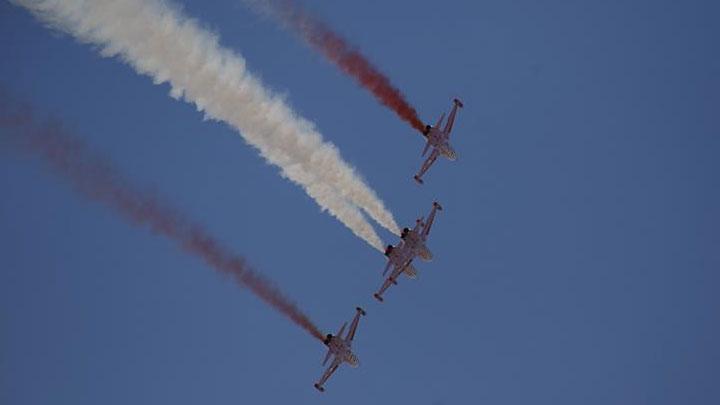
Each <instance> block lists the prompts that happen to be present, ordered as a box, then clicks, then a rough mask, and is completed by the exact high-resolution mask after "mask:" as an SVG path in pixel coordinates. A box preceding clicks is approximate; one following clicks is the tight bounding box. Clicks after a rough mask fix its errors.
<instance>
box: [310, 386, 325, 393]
mask: <svg viewBox="0 0 720 405" xmlns="http://www.w3.org/2000/svg"><path fill="white" fill-rule="evenodd" d="M313 386H314V387H315V389H316V390H318V391H320V392H325V387H322V386H320V385H318V384H314V385H313Z"/></svg>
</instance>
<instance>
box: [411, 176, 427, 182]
mask: <svg viewBox="0 0 720 405" xmlns="http://www.w3.org/2000/svg"><path fill="white" fill-rule="evenodd" d="M413 178H414V179H415V181H416V182H417V183H418V184H424V183H425V182H424V181H423V179H421V178H420V177H418V175H415V176H414V177H413Z"/></svg>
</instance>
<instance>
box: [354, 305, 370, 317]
mask: <svg viewBox="0 0 720 405" xmlns="http://www.w3.org/2000/svg"><path fill="white" fill-rule="evenodd" d="M355 310H356V311H357V312H358V313H360V315H362V316H365V315H367V312H365V310H364V309H362V308H360V307H355Z"/></svg>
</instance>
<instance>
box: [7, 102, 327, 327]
mask: <svg viewBox="0 0 720 405" xmlns="http://www.w3.org/2000/svg"><path fill="white" fill-rule="evenodd" d="M7 107H8V102H7V101H6V100H0V128H1V129H2V137H3V138H5V139H2V140H3V141H8V144H10V145H12V146H15V147H17V149H18V150H21V151H24V152H28V153H30V154H31V155H33V156H37V157H39V158H41V159H42V160H43V161H44V162H45V163H47V164H48V166H49V167H50V168H51V169H52V171H53V172H54V173H55V174H57V175H59V176H61V177H62V178H63V179H65V180H67V181H68V182H69V183H70V184H71V185H72V186H73V188H74V189H75V190H76V191H78V192H79V193H80V194H82V195H84V196H86V197H88V198H90V199H91V200H94V201H97V202H100V203H102V204H104V205H106V206H108V207H110V208H112V209H114V210H115V211H116V212H117V213H118V214H120V215H121V216H122V217H123V218H125V219H126V220H128V221H129V222H131V223H133V224H136V225H142V226H147V227H148V228H149V229H150V230H151V231H152V232H153V233H155V234H158V235H162V236H165V237H167V238H169V239H172V240H173V241H175V242H177V243H178V245H180V246H181V247H182V248H183V249H184V250H186V251H187V252H189V253H192V254H194V255H196V256H198V257H200V258H201V259H203V260H204V261H205V262H206V263H207V264H208V265H210V266H212V267H213V268H215V270H217V271H218V272H220V273H223V274H226V275H229V276H231V277H232V278H233V279H234V280H235V281H236V282H237V283H238V284H239V285H241V286H243V287H246V288H247V289H249V290H250V291H252V292H253V293H254V294H255V295H256V296H258V297H259V298H260V299H261V300H262V301H264V302H265V303H267V304H269V305H270V306H271V307H272V308H274V309H276V310H277V311H278V312H280V313H281V314H283V315H284V316H286V317H287V318H289V319H291V320H292V321H293V322H295V324H297V325H298V326H300V327H301V328H303V329H305V330H306V331H307V332H309V333H310V334H311V335H312V336H313V337H315V338H317V339H320V340H322V339H323V335H322V333H321V332H320V330H318V328H317V327H316V326H315V324H314V323H313V322H312V321H311V320H310V319H309V318H308V317H307V315H305V314H304V313H303V312H302V311H301V310H300V309H299V308H298V307H297V306H296V305H295V304H294V303H293V302H292V301H290V300H289V299H288V298H287V297H286V296H285V295H284V294H283V293H282V292H281V291H280V290H279V289H278V288H277V286H275V285H274V284H273V283H272V282H271V281H269V280H268V279H266V278H264V277H263V276H261V275H260V274H258V273H257V272H255V270H253V269H252V268H251V267H250V266H249V265H248V263H247V262H246V261H245V259H244V258H242V257H240V256H237V255H234V254H233V253H231V252H230V251H228V250H226V249H225V248H224V247H223V246H222V245H221V244H220V243H219V242H218V241H217V240H216V239H215V238H213V237H212V236H211V235H210V234H209V233H208V232H207V230H205V229H204V228H203V227H202V226H200V225H197V224H193V223H192V222H190V221H188V220H187V219H186V218H185V217H183V216H182V215H180V214H179V213H178V212H177V211H175V210H173V209H172V208H170V207H168V206H166V205H164V204H162V203H161V202H160V201H158V199H157V198H156V197H155V196H153V195H151V194H147V193H143V192H141V191H139V190H138V189H136V188H134V187H133V186H132V185H131V184H130V183H128V181H127V180H125V179H124V178H123V177H122V176H121V175H120V174H119V173H118V172H117V171H116V170H115V169H114V168H113V167H112V166H111V165H110V164H109V163H108V162H107V161H105V160H104V159H102V158H101V157H99V156H98V155H96V154H93V153H91V151H90V150H88V148H87V147H86V146H85V145H84V144H83V142H81V141H80V140H79V139H78V138H76V137H74V136H72V135H70V134H69V133H68V132H67V131H66V130H64V129H63V127H62V125H61V124H60V123H59V122H50V123H48V124H46V125H43V126H38V125H36V124H35V122H34V118H33V115H32V113H31V111H30V110H29V109H28V108H20V109H18V111H16V112H9V111H8V109H7Z"/></svg>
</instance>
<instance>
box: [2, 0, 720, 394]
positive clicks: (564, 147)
mask: <svg viewBox="0 0 720 405" xmlns="http://www.w3.org/2000/svg"><path fill="white" fill-rule="evenodd" d="M181 3H182V4H183V6H184V9H185V12H186V13H187V14H189V15H192V16H194V17H196V18H198V19H199V20H200V21H202V22H203V23H204V24H206V25H207V26H208V27H210V28H212V29H213V30H214V31H216V32H218V33H219V34H220V35H221V42H222V43H223V44H224V45H225V46H228V47H230V48H233V49H235V50H238V51H239V52H240V53H242V55H243V56H244V57H245V58H246V59H247V61H248V65H249V66H250V68H251V69H252V71H253V72H255V73H256V74H258V75H259V76H260V77H261V78H262V79H263V81H264V82H265V83H266V84H267V85H268V86H269V87H271V88H272V89H274V90H276V91H278V92H280V93H283V94H286V96H287V100H288V102H289V103H290V104H291V105H292V106H293V107H294V108H295V109H297V111H299V112H300V113H301V114H302V115H303V116H305V117H306V118H308V119H310V120H312V121H314V122H315V123H316V124H317V126H318V128H319V129H320V130H321V131H322V133H323V134H324V135H325V137H326V139H328V140H330V141H332V142H333V143H335V144H336V145H337V146H338V147H339V148H340V150H341V151H342V154H343V156H344V157H345V158H346V160H348V161H349V162H350V163H351V164H353V165H354V166H355V167H357V168H358V170H359V171H360V172H361V173H362V175H363V176H364V178H365V179H366V180H367V182H368V183H369V184H370V185H371V186H372V187H373V188H374V189H375V190H376V191H377V192H378V194H379V195H380V196H381V197H382V198H383V200H384V201H385V202H386V204H387V206H388V207H389V208H390V209H391V210H392V211H393V212H394V213H395V216H396V219H397V220H398V222H400V223H401V225H404V224H411V223H412V222H413V220H414V219H415V218H416V217H417V216H419V215H421V214H425V213H426V212H427V210H428V209H429V207H430V202H431V201H432V200H433V199H437V200H439V201H440V202H441V203H442V204H443V206H444V207H445V210H444V211H443V212H441V213H440V215H439V217H438V219H437V222H436V226H435V227H434V229H433V234H432V236H431V240H430V247H431V249H432V250H433V252H434V253H435V259H434V260H433V262H430V263H420V264H419V265H418V268H419V271H420V272H421V274H420V278H419V279H418V280H415V281H406V282H402V283H401V284H400V285H399V286H398V287H393V288H392V289H391V290H390V291H388V293H387V296H386V301H385V303H383V304H379V303H376V302H374V300H372V297H371V294H372V292H373V291H374V290H375V289H376V288H377V287H378V286H379V285H380V283H381V282H382V279H381V276H380V272H381V270H382V268H383V266H384V260H383V257H382V256H381V255H379V254H378V253H377V252H376V251H374V250H373V249H372V248H370V247H368V246H367V245H366V244H365V243H364V242H362V241H360V240H359V239H357V238H355V237H354V236H353V235H352V234H351V233H350V232H349V231H347V230H346V229H345V228H344V226H342V225H341V224H340V223H338V222H337V221H335V220H334V219H332V218H331V217H330V216H328V215H326V214H323V213H320V212H319V209H318V208H317V206H316V205H315V203H314V202H312V201H311V200H310V199H309V198H308V197H307V196H306V195H305V194H304V193H303V192H302V190H300V189H299V188H298V187H296V186H294V185H292V184H290V183H289V182H288V181H286V180H283V179H281V178H280V177H279V176H278V175H277V169H276V168H274V167H271V166H268V165H267V164H265V163H264V162H263V161H262V160H261V159H260V158H259V157H258V156H257V155H256V153H255V152H254V151H253V150H252V149H251V148H249V147H248V146H246V145H245V144H244V142H243V141H242V139H241V138H240V137H239V136H237V134H236V133H234V132H233V130H231V129H229V128H228V127H227V126H225V125H223V124H219V123H215V122H203V121H202V116H201V114H199V113H198V112H196V111H195V109H194V107H192V106H190V105H188V104H185V103H183V102H179V101H174V100H172V99H171V98H169V97H168V95H167V94H168V91H169V88H168V87H167V86H165V85H163V86H154V85H152V83H151V81H150V80H149V79H148V78H146V77H142V76H139V75H137V74H135V73H134V72H133V71H132V70H131V69H130V68H129V67H128V66H126V65H123V64H122V63H119V62H118V61H117V60H111V59H103V58H101V57H100V56H98V55H97V54H96V53H95V52H94V51H93V50H92V49H91V48H90V47H89V46H85V45H80V44H78V43H76V42H74V41H73V40H72V39H71V38H69V37H67V36H62V35H58V34H56V33H53V32H50V31H48V30H47V29H45V28H44V27H43V26H42V25H41V24H40V23H38V22H37V21H35V20H34V19H33V18H32V17H31V16H29V15H28V13H26V12H25V11H23V10H22V9H20V8H17V7H15V6H12V5H10V4H8V3H6V2H3V3H0V54H1V55H3V56H2V63H0V84H2V85H3V86H5V87H7V88H9V89H10V90H11V91H12V92H14V93H15V94H18V95H21V96H22V97H24V98H25V99H27V100H29V101H31V102H32V103H33V104H34V106H35V107H36V108H37V109H38V110H39V111H40V112H41V113H43V114H52V115H56V116H58V117H61V118H62V119H63V120H64V121H65V122H66V123H67V124H68V126H69V127H70V128H71V129H72V130H73V131H74V132H75V133H77V134H78V135H80V136H82V137H83V138H84V139H86V140H87V142H88V143H89V144H91V145H92V146H93V147H94V148H95V149H96V150H98V151H101V152H102V153H103V154H105V155H107V156H110V157H111V158H112V159H113V160H114V162H115V163H116V164H117V165H118V166H119V167H120V168H122V170H123V172H124V173H126V174H127V176H128V177H130V178H132V179H133V180H135V181H136V183H138V184H140V185H141V186H142V187H145V188H146V189H149V190H156V191H157V192H158V193H160V194H162V195H163V196H165V197H166V199H167V201H169V202H171V203H172V204H174V205H175V206H177V207H178V208H180V209H182V210H183V211H184V212H186V213H187V214H188V216H190V217H191V218H194V219H196V220H197V221H198V222H201V223H203V224H206V225H207V227H208V228H209V229H210V230H211V231H212V232H213V233H214V234H215V235H217V236H218V237H219V238H220V239H221V240H222V241H224V242H225V243H226V244H227V245H228V246H231V247H233V248H234V249H235V251H237V252H238V253H240V254H242V255H244V256H246V257H247V258H248V259H249V260H250V262H251V263H252V264H253V265H254V266H255V267H257V268H258V269H259V270H260V271H262V272H263V273H264V274H266V275H268V276H269V277H271V278H272V279H274V280H275V281H276V282H277V283H278V285H280V286H281V288H283V290H284V291H286V292H287V293H288V294H289V295H290V296H291V297H293V298H294V299H295V300H296V301H297V302H298V303H299V305H300V306H301V307H302V308H304V309H305V310H306V312H307V313H308V314H309V315H310V316H311V317H312V318H313V319H314V320H315V321H316V322H317V323H318V324H319V325H320V326H321V327H322V328H323V329H324V330H326V331H328V332H331V331H335V330H337V328H338V326H339V325H340V324H341V323H342V322H343V321H345V320H348V319H349V318H350V317H351V316H352V314H353V308H354V307H355V306H356V305H362V306H363V307H365V309H366V310H367V312H368V316H367V317H366V318H364V319H363V321H362V323H361V324H360V328H359V329H358V335H357V337H356V353H357V355H358V356H359V358H360V361H361V367H360V368H358V369H350V368H343V369H341V370H339V371H338V372H337V373H336V375H335V376H334V377H333V379H332V380H330V381H329V382H328V385H327V388H328V390H327V392H326V393H325V394H324V395H319V394H318V393H317V392H315V390H313V389H312V382H313V381H315V379H316V378H317V377H318V376H319V375H320V373H321V372H322V371H323V369H322V367H321V366H320V362H321V360H322V357H323V356H324V348H323V347H322V346H321V345H320V344H318V342H317V341H315V340H313V339H312V338H310V337H309V336H308V335H307V334H306V333H305V332H303V331H302V330H301V329H299V328H297V327H296V326H295V325H293V324H292V323H289V322H287V321H286V320H285V319H284V318H282V317H281V316H280V315H278V314H277V313H275V312H274V311H273V310H271V309H269V308H268V307H267V306H265V304H263V303H261V302H260V301H259V300H257V299H256V298H255V297H254V296H253V295H251V294H250V293H249V292H247V291H243V290H241V289H238V288H237V287H236V286H235V284H234V283H232V282H230V281H229V280H226V279H223V278H222V277H220V276H218V275H217V274H216V273H215V272H213V271H212V270H211V269H209V268H207V267H206V266H205V265H204V264H203V263H202V262H201V261H200V260H198V259H196V258H194V257H191V256H188V255H187V254H185V253H184V252H183V251H181V250H180V249H179V248H177V247H176V246H175V245H174V244H173V243H171V242H169V241H167V240H165V239H163V238H160V237H156V236H153V235H152V234H151V233H149V232H147V231H146V230H145V229H142V228H137V227H133V226H130V225H128V224H126V223H125V222H124V221H123V220H122V219H120V218H119V217H118V216H116V215H115V214H114V213H113V212H112V211H110V210H108V209H106V208H105V207H103V206H100V205H98V204H95V203H92V202H89V201H87V200H84V199H83V198H81V197H79V196H77V195H75V194H74V193H73V191H71V190H70V188H68V187H66V186H65V184H63V183H62V182H59V181H58V180H57V178H56V177H54V176H53V175H52V174H51V173H49V172H48V171H47V170H45V169H44V168H43V166H42V165H41V164H38V162H36V161H34V160H32V159H26V158H20V157H18V156H16V155H14V154H12V153H10V152H8V151H0V190H3V192H2V196H3V198H1V199H0V225H1V226H0V331H1V333H0V402H2V403H4V404H46V403H72V404H85V403H87V404H91V403H93V404H94V403H98V402H102V403H105V404H127V403H133V404H145V403H148V404H149V403H176V404H177V403H188V404H189V403H199V402H203V403H237V402H245V403H289V402H290V403H306V402H307V403H310V402H312V403H316V402H318V401H319V402H327V403H337V402H338V401H341V400H342V401H345V402H346V403H349V404H355V403H357V404H361V403H362V404H365V403H369V402H372V403H397V402H399V401H402V402H403V403H417V404H433V405H436V404H453V403H492V404H526V403H540V404H576V403H583V404H607V403H614V404H638V403H652V404H677V403H692V404H716V403H718V402H719V401H720V388H719V387H718V385H717V375H718V374H720V366H718V364H719V362H720V349H719V348H718V345H717V342H718V341H720V324H719V323H718V318H717V313H718V311H717V309H718V306H719V304H720V298H719V297H718V294H717V286H718V283H719V282H720V276H719V275H718V268H720V250H718V248H717V242H718V240H719V237H720V234H719V231H718V224H719V223H720V221H719V220H720V187H719V186H720V184H719V181H718V177H717V173H718V168H719V167H718V166H719V164H718V160H717V156H718V155H719V154H720V139H719V138H718V129H720V115H718V114H717V106H718V105H719V104H720V96H719V94H720V54H719V53H718V50H717V45H716V43H717V41H716V40H715V39H716V38H717V37H718V34H720V32H718V31H719V29H718V28H717V23H716V16H717V15H718V12H719V11H720V6H719V5H718V4H717V3H716V2H710V1H691V2H684V3H682V4H680V3H677V2H670V1H655V2H649V1H632V2H627V1H608V2H587V1H581V2H569V1H567V2H566V1H547V2H542V3H540V2H534V1H511V2H508V1H483V2H467V1H452V0H450V1H446V2H437V1H435V2H430V1H393V2H384V1H366V2H321V1H307V2H305V4H306V5H307V6H308V8H310V9H311V10H313V12H316V13H317V14H318V15H320V16H321V17H322V18H324V19H325V20H326V21H328V22H329V23H330V24H331V25H332V26H334V27H339V31H340V32H341V33H342V34H343V35H345V36H346V37H347V38H349V39H350V41H352V42H353V43H355V44H357V45H358V46H359V47H360V48H361V49H362V50H364V51H365V53H366V54H367V55H368V56H369V57H370V58H371V59H372V60H373V61H375V62H376V63H377V65H378V66H380V68H381V69H382V70H383V71H385V72H387V73H388V74H389V76H390V77H391V79H392V80H393V82H394V83H395V84H397V85H398V86H399V87H400V88H401V89H402V90H403V91H404V92H405V93H406V95H407V97H408V99H409V100H410V101H411V102H412V103H413V104H414V105H415V106H416V107H417V109H418V111H419V113H420V114H421V116H422V117H423V119H425V120H426V121H433V122H434V121H435V120H436V119H437V117H438V116H439V114H440V113H441V112H442V111H444V110H447V109H448V108H449V106H450V100H451V99H452V97H454V96H459V97H461V98H462V99H463V101H464V102H465V108H464V109H463V110H462V111H461V112H460V114H459V115H458V120H457V122H456V126H455V130H454V131H455V132H454V135H453V142H454V146H455V148H456V149H457V150H458V152H459V155H460V159H459V160H458V161H457V162H454V163H449V162H445V161H442V162H439V163H438V164H436V165H435V167H433V169H432V170H431V172H429V173H428V175H427V177H426V184H425V185H424V186H422V187H419V186H417V185H416V184H414V182H413V181H412V174H413V173H414V172H415V170H416V169H417V167H418V166H419V164H420V163H421V159H420V156H419V154H420V151H421V149H422V141H421V139H420V137H419V136H418V135H417V134H415V133H414V132H413V131H412V130H411V129H410V128H409V127H407V126H406V125H405V124H404V123H402V122H401V121H399V120H398V119H396V118H395V116H394V115H393V114H392V113H390V112H388V111H387V110H385V109H384V108H383V107H381V106H380V105H378V104H377V103H376V102H375V101H374V99H373V98H372V97H371V96H370V95H368V94H367V93H365V92H364V91H362V90H361V89H358V88H357V87H356V86H355V84H354V83H353V82H352V81H351V80H349V79H348V78H346V77H344V76H343V75H341V74H340V73H339V72H338V71H336V70H335V68H334V67H333V66H331V65H330V64H328V63H327V62H325V61H324V60H322V58H321V57H320V56H318V55H316V54H315V53H313V52H312V51H311V50H310V49H308V48H307V47H305V46H304V45H302V44H301V43H300V42H299V41H297V40H296V39H295V38H293V37H292V35H290V34H289V33H286V32H284V31H282V30H280V29H278V28H277V27H276V26H275V25H274V24H272V23H270V22H268V21H264V20H262V19H259V18H257V17H256V16H255V15H253V14H252V13H251V12H249V11H248V10H247V9H246V8H245V7H244V6H243V5H242V3H241V2H220V1H216V2H204V1H198V0H194V1H182V2H181ZM386 3H391V4H386ZM378 232H380V234H381V236H382V237H383V238H384V239H385V240H386V241H387V242H394V240H393V239H392V236H391V235H389V234H388V233H386V232H384V231H382V230H380V229H378Z"/></svg>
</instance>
